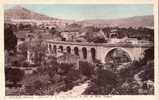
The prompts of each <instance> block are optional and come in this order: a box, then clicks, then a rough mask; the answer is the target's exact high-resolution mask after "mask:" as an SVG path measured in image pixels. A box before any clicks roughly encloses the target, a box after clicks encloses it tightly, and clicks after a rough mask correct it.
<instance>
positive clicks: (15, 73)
mask: <svg viewBox="0 0 159 100" xmlns="http://www.w3.org/2000/svg"><path fill="white" fill-rule="evenodd" d="M23 77H24V71H22V70H20V69H12V68H5V80H6V81H10V82H13V83H14V84H17V82H18V81H21V80H22V79H23Z"/></svg>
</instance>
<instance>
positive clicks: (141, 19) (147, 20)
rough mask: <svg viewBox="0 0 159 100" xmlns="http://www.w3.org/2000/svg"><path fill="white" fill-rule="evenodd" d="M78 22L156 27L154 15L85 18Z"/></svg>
mask: <svg viewBox="0 0 159 100" xmlns="http://www.w3.org/2000/svg"><path fill="white" fill-rule="evenodd" d="M78 24H83V25H84V24H85V25H86V24H92V25H97V24H105V25H107V26H119V27H149V28H153V27H154V20H153V15H148V16H135V17H129V18H122V19H112V20H83V21H79V22H78Z"/></svg>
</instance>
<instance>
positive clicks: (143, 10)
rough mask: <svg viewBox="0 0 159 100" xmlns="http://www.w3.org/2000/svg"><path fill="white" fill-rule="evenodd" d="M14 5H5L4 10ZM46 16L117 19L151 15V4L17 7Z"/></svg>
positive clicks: (72, 18)
mask: <svg viewBox="0 0 159 100" xmlns="http://www.w3.org/2000/svg"><path fill="white" fill-rule="evenodd" d="M14 6H16V5H5V9H8V8H11V7H14ZM19 6H21V7H24V8H27V9H29V10H31V11H34V12H38V13H41V14H44V15H47V16H51V17H56V18H60V19H70V20H88V19H89V20H91V19H118V18H126V17H132V16H144V15H153V5H152V4H73V5H71V4H54V5H53V4H50V5H48V4H47V5H46V4H43V5H39V4H38V5H37V4H34V5H30V4H26V5H19Z"/></svg>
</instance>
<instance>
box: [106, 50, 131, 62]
mask: <svg viewBox="0 0 159 100" xmlns="http://www.w3.org/2000/svg"><path fill="white" fill-rule="evenodd" d="M115 50H117V52H118V51H119V53H123V54H124V56H125V57H127V58H128V59H127V60H128V62H131V61H133V59H134V58H133V56H132V54H131V52H130V51H129V50H127V49H125V48H121V47H114V48H111V49H109V50H107V51H106V53H105V56H104V57H105V58H104V60H105V62H107V60H109V59H108V58H109V56H110V55H111V53H113V52H114V51H115ZM114 56H116V57H117V58H118V57H119V56H118V55H114ZM110 58H111V57H110Z"/></svg>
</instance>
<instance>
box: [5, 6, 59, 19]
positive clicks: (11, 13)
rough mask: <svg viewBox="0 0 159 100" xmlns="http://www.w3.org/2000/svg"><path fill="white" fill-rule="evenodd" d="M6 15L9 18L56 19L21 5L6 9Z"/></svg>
mask: <svg viewBox="0 0 159 100" xmlns="http://www.w3.org/2000/svg"><path fill="white" fill-rule="evenodd" d="M4 17H5V18H7V19H10V18H12V19H35V20H54V19H56V18H53V17H48V16H46V15H42V14H39V13H36V12H32V11H30V10H28V9H26V8H23V7H21V6H15V7H13V8H10V9H6V10H5V11H4Z"/></svg>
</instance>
